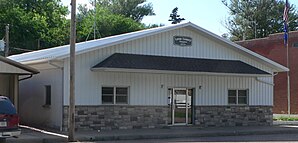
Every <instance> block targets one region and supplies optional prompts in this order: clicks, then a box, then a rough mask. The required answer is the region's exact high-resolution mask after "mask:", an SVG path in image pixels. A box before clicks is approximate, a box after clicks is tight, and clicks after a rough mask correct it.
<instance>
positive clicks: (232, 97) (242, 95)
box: [228, 90, 248, 105]
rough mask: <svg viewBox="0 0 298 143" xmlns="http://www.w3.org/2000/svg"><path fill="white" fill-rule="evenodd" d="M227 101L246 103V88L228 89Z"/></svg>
mask: <svg viewBox="0 0 298 143" xmlns="http://www.w3.org/2000/svg"><path fill="white" fill-rule="evenodd" d="M228 103H229V104H231V105H233V104H234V105H245V104H248V90H228Z"/></svg>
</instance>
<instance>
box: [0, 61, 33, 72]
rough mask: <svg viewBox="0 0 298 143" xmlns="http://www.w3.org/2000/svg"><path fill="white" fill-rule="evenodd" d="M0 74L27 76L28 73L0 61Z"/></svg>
mask: <svg viewBox="0 0 298 143" xmlns="http://www.w3.org/2000/svg"><path fill="white" fill-rule="evenodd" d="M0 73H20V74H22V73H26V74H27V73H29V72H28V71H25V70H23V69H20V68H17V67H15V66H12V65H10V64H7V63H4V62H2V61H0Z"/></svg>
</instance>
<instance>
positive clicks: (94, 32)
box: [93, 0, 96, 40]
mask: <svg viewBox="0 0 298 143" xmlns="http://www.w3.org/2000/svg"><path fill="white" fill-rule="evenodd" d="M93 30H94V31H93V34H94V35H93V36H94V40H95V39H96V0H94V29H93Z"/></svg>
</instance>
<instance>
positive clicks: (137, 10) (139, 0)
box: [98, 0, 155, 22]
mask: <svg viewBox="0 0 298 143" xmlns="http://www.w3.org/2000/svg"><path fill="white" fill-rule="evenodd" d="M98 4H99V5H100V6H102V7H103V8H105V9H107V10H109V11H110V12H111V13H113V14H117V15H123V16H124V17H129V18H131V19H133V20H135V21H136V22H141V21H142V19H143V18H144V16H150V15H155V13H154V11H153V6H152V3H146V0H98Z"/></svg>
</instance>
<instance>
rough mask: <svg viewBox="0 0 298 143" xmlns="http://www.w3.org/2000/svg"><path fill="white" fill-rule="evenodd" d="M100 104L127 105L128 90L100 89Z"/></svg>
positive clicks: (121, 88)
mask: <svg viewBox="0 0 298 143" xmlns="http://www.w3.org/2000/svg"><path fill="white" fill-rule="evenodd" d="M102 104H128V88H127V87H102Z"/></svg>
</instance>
